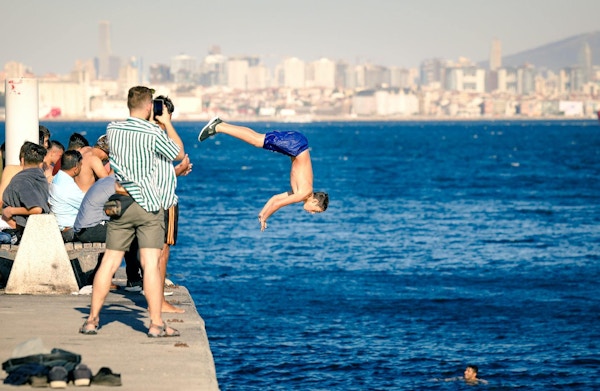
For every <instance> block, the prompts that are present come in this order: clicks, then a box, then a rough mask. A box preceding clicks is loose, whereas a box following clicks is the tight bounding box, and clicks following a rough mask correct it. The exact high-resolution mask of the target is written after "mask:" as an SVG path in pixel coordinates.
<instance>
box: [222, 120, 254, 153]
mask: <svg viewBox="0 0 600 391" xmlns="http://www.w3.org/2000/svg"><path fill="white" fill-rule="evenodd" d="M216 130H217V133H224V134H228V135H230V136H232V137H235V138H237V139H240V140H242V141H245V142H247V143H248V144H250V145H254V146H255V147H258V148H262V147H263V145H264V143H265V135H264V134H262V133H258V132H255V131H254V130H252V129H250V128H247V127H245V126H237V125H232V124H228V123H226V122H221V123H220V124H218V125H217V127H216Z"/></svg>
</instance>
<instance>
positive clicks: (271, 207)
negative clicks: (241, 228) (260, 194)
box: [258, 192, 306, 231]
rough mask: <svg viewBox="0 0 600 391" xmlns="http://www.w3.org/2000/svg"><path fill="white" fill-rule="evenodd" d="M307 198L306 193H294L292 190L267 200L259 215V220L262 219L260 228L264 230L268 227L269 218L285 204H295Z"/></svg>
mask: <svg viewBox="0 0 600 391" xmlns="http://www.w3.org/2000/svg"><path fill="white" fill-rule="evenodd" d="M304 199H306V196H305V195H304V194H294V193H290V192H286V193H281V194H276V195H274V196H273V197H271V198H270V199H269V201H267V203H266V204H265V206H263V208H262V210H261V211H260V214H259V215H258V221H260V230H261V231H264V230H265V229H266V228H267V219H268V218H269V217H270V216H271V215H272V214H273V213H275V212H277V211H278V210H279V209H281V208H283V207H284V206H287V205H290V204H295V203H296V202H302V201H304Z"/></svg>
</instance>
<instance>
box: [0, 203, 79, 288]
mask: <svg viewBox="0 0 600 391" xmlns="http://www.w3.org/2000/svg"><path fill="white" fill-rule="evenodd" d="M78 291H79V286H78V285H77V279H76V278H75V272H74V271H73V267H72V266H71V261H70V260H69V255H68V254H67V250H66V249H65V244H64V243H63V240H62V236H61V235H60V231H59V229H58V223H57V222H56V218H55V217H54V216H53V215H50V214H40V215H31V216H29V218H28V219H27V225H26V226H25V231H24V232H23V238H22V239H21V243H20V244H19V250H18V251H17V256H16V257H15V260H14V263H13V266H12V269H11V271H10V276H9V277H8V282H7V283H6V289H5V292H6V293H7V294H30V295H48V294H70V293H72V292H78Z"/></svg>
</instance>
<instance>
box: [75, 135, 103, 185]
mask: <svg viewBox="0 0 600 391" xmlns="http://www.w3.org/2000/svg"><path fill="white" fill-rule="evenodd" d="M79 152H81V156H83V160H82V165H81V173H80V174H79V176H78V177H77V178H75V182H76V183H77V186H79V188H80V189H81V190H82V191H83V192H84V193H85V192H86V191H88V190H89V189H90V187H92V185H93V184H94V182H96V180H97V179H100V178H104V177H106V176H108V173H109V171H110V168H109V169H108V170H107V169H106V163H108V152H109V150H108V142H107V140H106V135H104V136H100V138H98V141H97V142H96V144H95V145H94V146H93V147H83V148H81V149H79Z"/></svg>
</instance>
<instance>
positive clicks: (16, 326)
mask: <svg viewBox="0 0 600 391" xmlns="http://www.w3.org/2000/svg"><path fill="white" fill-rule="evenodd" d="M119 276H124V271H123V270H119V273H117V277H119ZM114 282H115V283H116V284H117V285H125V279H123V278H118V279H115V280H114ZM165 290H166V291H172V292H173V295H172V296H168V297H167V299H168V301H170V302H171V303H173V304H175V305H176V306H178V307H182V308H184V309H185V313H184V314H168V313H163V319H164V320H165V321H166V322H167V323H168V324H169V325H170V326H172V327H174V328H176V329H178V330H179V331H180V332H181V337H175V338H158V339H153V338H148V337H147V336H146V332H147V329H148V324H149V319H148V312H147V306H146V300H145V298H144V296H143V295H141V294H140V293H139V292H127V291H125V290H124V289H119V290H116V291H111V292H110V293H109V295H108V297H107V300H106V303H105V306H104V307H103V309H102V312H101V313H100V330H99V331H98V334H97V335H83V334H79V333H78V329H79V327H80V326H81V325H82V323H83V321H84V320H85V319H86V318H87V315H88V313H89V307H90V301H91V296H89V295H8V294H5V293H4V291H0V360H1V361H2V362H4V361H6V360H7V359H9V358H11V356H12V352H13V350H14V349H15V347H16V346H17V345H19V344H20V343H22V342H25V341H27V340H29V339H31V338H40V339H41V340H42V342H43V344H44V347H45V348H47V349H48V350H50V349H52V348H60V349H63V350H68V351H70V352H73V353H76V354H80V355H81V362H82V363H84V364H86V365H87V366H88V367H90V369H91V370H92V372H93V374H96V373H97V372H98V370H99V369H100V368H101V367H109V368H110V369H111V370H112V371H113V372H114V373H120V374H121V379H122V383H123V385H122V386H121V387H118V388H116V389H120V390H124V391H125V390H132V391H133V390H136V391H138V390H144V391H151V390H161V391H164V390H180V391H186V390H190V391H192V390H199V391H212V390H219V386H218V382H217V377H216V370H215V364H214V361H213V356H212V352H211V350H210V346H209V342H208V337H207V334H206V329H205V327H204V320H203V319H202V318H201V317H200V315H199V314H198V312H197V310H196V306H195V304H194V302H193V300H192V298H191V296H190V294H189V292H188V290H187V289H186V288H185V287H183V286H175V287H172V288H166V289H165ZM6 376H7V373H6V372H4V371H1V375H0V379H1V380H0V381H3V380H4V379H5V378H6ZM26 387H28V388H29V386H26ZM72 387H73V384H72V383H70V384H69V385H68V388H72ZM12 388H14V387H11V386H8V385H4V384H0V389H12ZM91 388H92V389H93V388H96V389H107V388H106V386H102V385H96V386H94V384H92V385H91ZM15 389H16V388H15Z"/></svg>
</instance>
